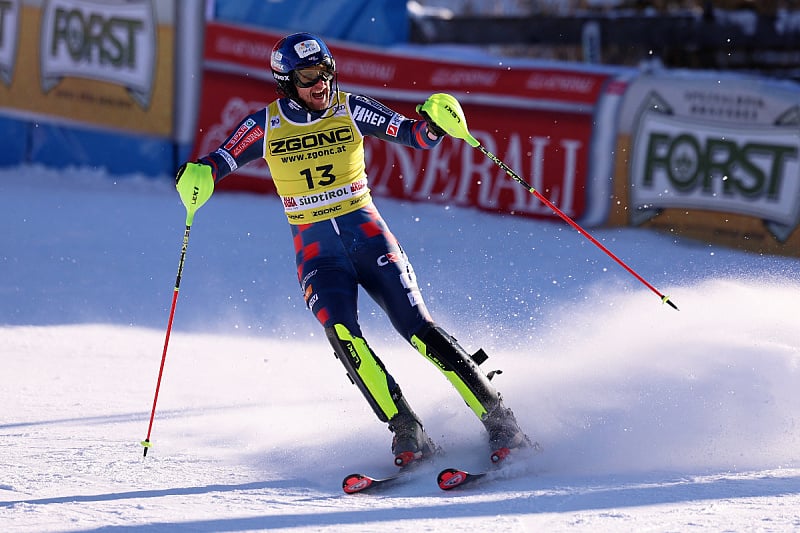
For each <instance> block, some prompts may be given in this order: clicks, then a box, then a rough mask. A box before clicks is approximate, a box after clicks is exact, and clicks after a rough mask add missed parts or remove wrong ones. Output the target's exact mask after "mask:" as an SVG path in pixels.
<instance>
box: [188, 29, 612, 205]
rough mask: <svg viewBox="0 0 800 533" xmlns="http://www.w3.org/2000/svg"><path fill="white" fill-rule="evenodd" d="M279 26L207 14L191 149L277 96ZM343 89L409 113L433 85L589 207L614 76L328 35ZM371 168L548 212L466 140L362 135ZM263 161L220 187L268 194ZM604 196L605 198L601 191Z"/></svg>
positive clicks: (515, 164)
mask: <svg viewBox="0 0 800 533" xmlns="http://www.w3.org/2000/svg"><path fill="white" fill-rule="evenodd" d="M282 36H283V34H278V33H274V32H266V31H264V32H262V31H255V30H252V29H243V28H238V27H234V26H229V25H223V24H218V23H209V25H208V27H207V29H206V45H205V69H204V80H203V96H202V107H201V114H200V118H199V127H200V131H199V134H198V138H197V142H196V145H195V150H194V156H195V157H199V156H202V155H204V154H206V153H208V152H210V151H212V150H214V149H216V148H217V146H219V144H220V143H221V142H222V141H223V140H224V139H225V138H226V137H227V135H228V134H229V133H230V132H231V131H232V129H233V128H234V127H235V126H236V124H238V122H239V120H240V119H241V118H242V117H244V116H245V115H246V114H248V113H250V112H253V111H255V110H257V109H259V108H261V107H263V106H264V105H266V104H267V103H268V102H269V101H271V100H272V99H274V98H275V92H274V88H275V85H274V82H272V76H271V73H270V71H269V55H270V52H271V51H272V47H273V46H274V44H275V42H277V41H278V40H279V39H280V38H281V37H282ZM327 44H328V45H329V47H330V48H331V51H332V52H333V54H334V56H335V58H336V65H337V70H338V72H339V77H338V79H339V82H340V84H341V88H342V89H344V90H347V91H350V92H355V93H364V94H369V95H370V96H373V97H375V98H377V99H379V100H381V101H382V102H383V103H385V104H386V105H388V106H389V107H392V108H393V109H395V110H397V111H399V112H401V113H404V114H406V115H407V116H410V117H411V116H415V115H416V113H415V111H414V107H415V105H416V104H417V103H420V102H422V101H423V100H424V99H425V98H426V97H427V96H428V95H430V94H431V93H434V92H448V93H451V94H453V95H455V96H456V97H457V98H458V99H459V101H460V102H461V103H462V106H463V108H464V112H465V114H466V116H467V120H468V124H469V128H470V132H471V133H472V134H473V136H475V137H476V138H477V139H478V140H479V141H480V142H481V144H482V145H483V146H484V147H486V148H487V149H488V150H489V151H490V152H492V153H494V154H496V155H497V156H498V157H500V159H502V160H503V161H504V162H505V163H506V164H508V165H509V166H510V167H511V168H513V169H514V170H515V171H516V172H517V173H518V174H520V176H522V177H523V178H525V180H526V181H528V182H529V183H530V184H531V185H533V186H534V187H535V188H536V189H537V190H539V191H540V192H541V193H542V194H543V195H545V196H546V197H548V199H550V200H551V201H552V202H553V203H554V204H556V205H557V206H559V208H561V209H562V210H563V211H564V212H565V213H567V214H568V215H570V216H571V217H573V218H578V219H579V218H580V217H581V215H582V214H583V213H584V211H585V209H586V205H587V201H588V199H587V179H588V178H587V176H588V175H589V173H590V172H591V165H590V146H591V140H592V132H593V112H594V109H595V106H596V105H597V102H598V100H599V98H600V96H601V94H602V92H603V89H604V87H605V85H606V82H607V81H609V79H610V74H608V73H604V72H593V71H588V72H587V71H581V70H579V69H578V68H575V69H574V70H570V69H563V68H556V67H548V68H540V67H532V66H516V65H514V66H503V65H500V64H498V65H491V64H486V60H485V59H483V60H482V63H481V61H479V62H478V64H476V62H466V61H459V60H456V59H450V60H447V59H446V58H441V59H437V60H433V59H426V58H419V57H416V56H410V55H404V54H399V53H396V52H391V51H376V50H374V49H367V50H365V49H363V48H359V47H354V46H352V45H344V44H341V43H334V42H329V43H327ZM366 153H367V171H368V176H369V179H370V187H371V188H372V191H373V193H374V194H375V195H376V196H390V197H394V198H402V199H408V200H420V201H422V200H424V201H435V202H446V203H453V204H456V205H464V206H474V207H477V208H480V209H484V210H488V211H496V212H504V213H518V214H521V215H525V216H534V217H542V216H547V217H550V216H553V214H552V213H551V212H550V211H549V209H547V208H546V207H544V206H543V205H541V204H540V203H539V202H538V201H537V200H536V199H535V197H534V196H533V195H531V194H530V193H529V192H528V191H527V190H526V189H525V188H524V187H521V186H520V185H519V184H517V183H516V182H515V181H513V180H511V179H510V178H509V177H508V176H506V174H505V173H504V172H503V171H502V170H500V169H499V167H497V166H496V165H495V164H494V163H492V162H491V161H490V160H489V159H488V158H486V157H485V156H484V155H483V154H481V153H480V152H479V151H478V150H475V149H474V148H471V147H470V146H469V145H468V144H466V143H465V142H463V141H460V140H456V139H450V138H448V139H445V140H444V141H443V142H442V143H441V144H440V145H439V146H438V147H437V148H436V149H434V150H430V151H423V150H412V149H410V148H407V147H403V146H398V145H393V144H391V143H386V142H382V141H378V140H376V139H372V138H367V139H366ZM268 175H269V174H268V170H267V167H266V164H264V163H261V162H259V163H254V164H251V165H248V166H247V167H245V168H243V169H240V170H238V171H237V173H236V174H235V175H233V176H230V177H228V178H226V179H225V181H223V182H222V183H221V184H220V188H223V189H237V190H249V191H257V192H270V191H273V190H274V188H273V187H272V182H271V181H269V180H265V179H263V178H265V177H268ZM599 201H603V202H606V201H607V200H606V199H605V198H601V199H599Z"/></svg>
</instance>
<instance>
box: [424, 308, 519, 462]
mask: <svg viewBox="0 0 800 533" xmlns="http://www.w3.org/2000/svg"><path fill="white" fill-rule="evenodd" d="M411 344H412V345H413V346H414V347H415V348H416V349H417V351H419V353H421V354H422V355H423V356H425V358H427V359H428V360H429V361H431V362H432V363H433V364H434V365H436V366H437V367H438V368H439V370H441V372H442V373H443V374H444V375H445V377H447V379H448V380H449V381H450V383H452V385H453V386H454V387H455V389H456V390H457V391H458V393H459V394H460V395H461V397H462V398H463V399H464V401H465V402H466V403H467V405H468V406H469V407H470V409H472V411H473V412H474V413H475V415H476V416H477V417H478V418H479V419H480V420H481V422H483V425H484V427H485V428H486V431H487V432H488V433H489V446H490V447H491V449H492V451H493V452H496V453H497V452H499V453H501V454H502V453H504V452H503V451H502V450H508V449H514V448H520V447H526V446H530V445H531V441H530V439H528V437H527V436H526V435H525V433H523V432H522V430H521V429H520V428H519V425H518V424H517V421H516V418H515V417H514V413H513V412H512V411H511V409H508V408H507V407H505V406H504V405H503V401H502V397H501V395H500V393H499V392H498V391H497V389H495V387H494V386H493V385H492V384H491V382H490V377H488V376H486V375H485V374H484V373H483V372H482V371H481V370H480V368H478V365H480V364H481V363H482V362H483V361H485V360H486V358H487V355H486V353H485V352H484V351H483V350H478V351H477V352H476V353H475V354H473V355H469V354H468V353H467V352H466V351H464V349H463V348H462V347H461V345H459V344H458V341H456V339H455V338H454V337H452V336H450V335H449V334H448V333H447V332H445V331H444V330H443V329H442V328H441V327H439V326H437V325H435V324H433V323H430V324H427V325H426V326H424V327H423V328H422V329H421V330H420V331H419V332H418V333H416V334H415V335H413V336H412V337H411ZM493 457H494V455H493Z"/></svg>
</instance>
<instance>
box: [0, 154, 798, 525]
mask: <svg viewBox="0 0 800 533" xmlns="http://www.w3.org/2000/svg"><path fill="white" fill-rule="evenodd" d="M378 205H379V208H380V210H381V212H382V213H383V215H384V216H385V218H387V220H388V221H389V224H390V226H391V227H392V230H393V232H394V233H395V234H396V236H397V237H398V239H399V240H400V242H401V243H402V244H403V246H404V248H405V249H406V251H407V252H408V254H409V255H410V257H411V259H412V262H413V264H414V267H415V270H416V272H417V276H418V279H419V281H420V285H421V288H422V291H423V295H424V297H425V298H426V301H427V304H428V307H429V309H430V310H431V312H432V313H433V315H434V317H435V319H436V320H437V321H438V322H439V323H440V324H441V325H443V326H444V327H445V328H446V329H447V330H448V331H450V332H451V333H452V334H454V335H455V336H456V337H458V338H459V340H460V342H461V343H462V344H463V345H464V346H465V347H466V348H467V349H468V350H470V351H474V350H476V349H477V348H479V347H483V348H484V349H485V350H486V351H487V352H488V353H489V354H490V359H489V360H488V361H487V362H486V363H485V368H486V369H487V370H491V369H495V368H499V369H502V370H503V373H502V374H500V375H498V376H497V377H495V381H494V382H495V383H496V385H497V386H498V388H499V389H500V390H501V391H502V392H503V394H504V397H505V399H506V403H507V404H508V405H509V406H510V407H512V408H513V409H514V410H515V412H516V414H517V417H518V419H519V421H520V423H521V425H522V426H523V427H524V429H525V430H526V431H527V432H528V433H529V435H530V436H531V437H532V438H534V439H535V440H537V441H538V442H539V443H540V444H541V445H542V447H543V449H544V451H543V453H541V454H539V455H536V456H534V457H520V458H517V459H516V460H515V461H514V462H512V463H511V464H510V465H509V467H508V468H507V469H506V470H505V471H503V472H501V473H499V474H498V475H497V476H495V479H492V480H490V481H489V482H488V483H485V484H483V485H481V486H480V487H476V488H475V489H474V490H464V491H459V492H453V493H445V492H442V491H440V490H439V489H438V487H436V485H435V482H434V479H435V474H436V472H438V470H439V469H441V468H444V467H446V466H458V467H462V468H467V469H478V468H480V467H481V466H483V465H484V463H485V450H484V446H485V444H484V439H485V437H484V435H483V433H482V428H481V425H480V423H479V422H478V421H477V420H475V419H474V417H473V416H472V414H471V413H470V412H469V411H468V409H467V407H466V406H465V405H464V404H463V402H462V401H461V400H460V399H459V398H458V396H457V394H456V393H455V391H454V390H453V389H452V388H451V387H450V385H449V384H448V383H447V381H446V380H445V379H444V378H443V376H442V375H441V374H440V373H439V372H438V371H437V370H436V369H435V368H434V367H433V366H431V365H430V364H429V363H427V362H425V361H424V360H422V358H421V357H419V355H418V354H416V352H415V351H414V350H413V349H412V348H411V347H410V346H408V345H407V344H405V343H404V342H403V341H402V340H401V339H400V338H399V337H398V336H397V335H396V334H395V333H394V332H393V331H392V329H391V326H390V325H389V323H388V320H387V319H386V318H385V317H384V316H383V315H382V314H381V312H380V311H379V310H378V308H377V307H376V306H375V305H374V304H373V303H372V302H371V301H370V300H369V299H368V298H367V297H366V295H364V296H363V298H362V310H361V320H362V325H363V328H364V331H365V334H366V335H367V338H368V340H369V341H370V343H371V344H372V346H373V348H374V349H375V350H376V352H377V353H378V354H379V355H380V356H381V357H382V358H383V360H384V362H385V363H386V364H387V366H388V367H389V369H390V371H391V372H392V373H393V374H394V375H395V377H396V378H397V379H398V381H399V382H400V384H401V385H402V387H403V389H404V391H405V393H406V396H407V397H408V398H409V399H410V401H411V403H412V406H413V407H414V408H415V410H416V411H417V412H418V414H419V415H420V416H421V417H422V418H423V420H424V422H425V424H426V427H427V429H428V431H429V433H430V434H431V436H432V437H433V438H434V439H435V440H436V442H437V443H438V444H439V445H440V446H441V447H442V448H443V449H444V450H445V453H444V455H443V456H442V457H440V458H437V459H436V461H434V463H433V464H430V465H426V466H425V467H423V469H422V470H421V471H420V472H419V474H418V475H415V476H413V477H412V478H410V479H409V481H408V482H407V483H404V484H402V485H398V486H396V487H395V488H393V489H392V490H388V491H386V492H383V493H380V494H377V495H359V496H347V495H345V494H343V493H342V492H341V488H340V484H341V480H342V478H343V477H344V476H345V475H346V474H349V473H351V472H355V471H366V472H368V473H376V474H384V473H389V472H391V471H392V468H393V467H392V466H391V456H390V451H389V444H390V438H391V435H390V433H389V432H388V431H387V430H386V428H385V426H384V425H383V424H380V423H378V422H377V421H376V419H375V418H374V415H373V414H372V412H371V410H370V409H369V407H368V406H367V405H366V403H365V402H364V401H363V399H362V398H361V397H360V395H359V393H358V391H357V389H356V388H355V387H353V386H352V385H351V384H350V383H349V382H348V380H347V378H346V377H345V374H344V369H343V368H342V367H341V365H340V363H339V362H338V361H336V359H335V358H334V357H333V355H332V351H331V349H330V347H329V346H328V345H327V342H326V341H325V338H324V335H323V333H322V330H321V329H320V327H319V325H318V324H317V323H316V321H315V320H314V319H313V317H312V315H311V313H310V312H309V311H308V310H307V309H306V308H305V305H304V303H303V298H302V295H301V293H300V289H299V287H298V284H297V280H296V277H295V269H294V257H293V255H294V254H293V248H292V243H291V237H290V233H289V229H288V227H287V225H286V222H285V218H284V216H283V214H282V209H281V205H280V202H279V201H278V199H276V198H273V197H263V196H252V195H240V194H230V193H228V194H221V193H220V194H217V195H215V196H213V197H212V198H211V200H210V201H209V203H208V204H206V206H204V207H203V208H202V209H201V210H200V211H199V212H198V213H197V216H196V217H195V221H194V225H193V227H192V230H191V236H190V241H189V245H188V248H187V256H186V263H185V268H184V271H183V279H182V283H181V289H180V293H179V298H178V303H177V309H176V313H175V322H174V327H173V331H172V336H171V338H170V341H169V349H168V352H167V357H166V363H165V366H164V375H163V381H162V383H161V389H160V394H159V397H158V403H157V408H156V416H155V420H154V423H153V426H152V435H151V441H152V443H153V447H152V448H151V449H150V452H149V453H148V455H147V457H143V454H142V451H143V448H142V446H141V445H140V444H139V443H140V441H141V440H142V439H144V438H145V436H146V435H147V432H148V427H149V424H148V423H149V419H150V413H151V409H152V406H153V398H154V392H155V386H156V380H157V377H158V372H159V366H160V362H161V355H162V350H163V346H164V340H165V332H166V324H167V319H168V314H169V309H170V304H171V300H172V295H173V288H174V282H175V276H176V272H177V267H178V259H179V256H180V251H181V245H182V240H183V233H184V217H185V212H184V209H183V206H182V205H181V204H180V201H179V199H178V196H177V194H176V193H175V191H174V188H173V187H172V185H171V183H170V180H169V178H166V177H165V178H164V179H162V180H157V181H152V180H147V179H144V178H140V177H136V176H130V177H126V178H124V179H114V178H112V177H109V176H104V175H102V174H101V173H93V172H86V171H80V172H78V171H75V170H69V169H67V170H65V171H59V172H55V171H48V170H43V169H41V168H36V167H23V168H18V169H5V170H2V171H0V221H2V234H1V235H2V236H0V243H2V246H0V302H2V304H0V346H2V354H3V364H2V371H0V375H2V379H0V401H2V405H3V407H4V409H3V412H4V414H3V415H2V416H0V527H2V529H3V530H4V531H245V530H248V531H249V530H268V531H275V530H288V531H339V530H345V529H346V530H348V531H370V532H375V531H378V532H380V531H387V532H388V531H392V532H394V531H415V532H416V531H448V532H450V531H454V530H455V531H468V530H469V531H473V530H479V531H498V532H499V531H504V532H505V531H535V530H536V531H620V530H644V529H649V530H654V531H667V530H670V531H677V530H683V531H685V530H688V529H694V530H709V531H717V530H725V529H727V530H737V531H743V530H759V531H786V530H792V529H795V530H796V529H798V528H800V511H798V509H800V451H799V450H800V423H798V419H797V416H798V413H800V388H798V385H797V384H798V382H799V381H800V380H799V379H798V378H800V375H799V374H800V368H799V366H800V328H799V327H798V325H800V324H799V321H798V318H797V316H798V315H797V302H798V297H799V296H800V261H798V260H797V259H791V258H781V257H772V256H758V255H754V254H748V253H744V252H740V251H735V250H730V249H724V248H720V247H717V246H713V245H710V244H706V243H698V242H692V241H686V240H682V239H680V238H676V237H674V236H670V235H665V234H659V233H653V232H650V231H646V230H640V229H629V228H628V229H593V230H591V231H592V234H593V235H594V236H595V237H597V238H598V239H599V240H600V241H602V242H603V243H604V244H605V245H606V246H607V247H608V248H609V249H611V250H612V251H613V252H614V253H615V254H617V255H618V256H619V257H620V258H622V259H623V260H624V261H626V262H627V263H628V264H629V265H630V266H631V267H632V268H634V269H635V270H636V271H637V272H638V273H639V274H640V275H642V276H643V277H644V278H645V279H647V280H648V281H649V282H650V283H652V284H653V285H654V286H656V287H657V288H658V289H659V290H660V291H661V292H664V293H666V294H669V295H671V297H672V300H673V301H674V302H675V303H676V304H677V305H678V307H680V311H675V310H673V309H671V308H670V307H668V306H666V305H663V304H661V302H660V301H659V299H658V297H657V296H656V295H655V294H653V293H652V292H651V291H649V290H648V289H647V288H646V287H645V286H644V285H642V284H641V283H639V282H638V281H637V280H636V279H634V278H633V277H632V276H630V275H629V274H628V273H627V272H625V271H624V270H623V269H621V268H620V267H619V266H618V265H617V264H616V263H614V262H613V261H611V260H610V259H609V258H608V257H607V256H606V255H605V254H603V253H602V252H601V251H600V250H598V249H597V248H596V247H595V246H593V245H592V244H591V243H590V242H588V241H587V240H586V239H584V238H583V237H582V236H581V235H579V234H577V233H576V232H575V231H574V230H572V229H571V228H569V227H568V226H566V225H565V224H563V223H562V222H560V221H557V220H556V221H533V220H529V219H523V218H518V217H512V216H498V215H492V214H487V213H481V212H477V211H474V210H470V209H463V208H455V207H452V206H447V205H440V204H433V203H431V204H413V203H403V202H398V201H393V200H387V199H378Z"/></svg>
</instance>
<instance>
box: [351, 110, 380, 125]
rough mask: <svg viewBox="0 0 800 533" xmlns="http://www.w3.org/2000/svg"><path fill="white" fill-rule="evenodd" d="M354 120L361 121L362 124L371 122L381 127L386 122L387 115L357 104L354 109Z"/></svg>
mask: <svg viewBox="0 0 800 533" xmlns="http://www.w3.org/2000/svg"><path fill="white" fill-rule="evenodd" d="M353 120H355V121H356V122H361V123H362V124H371V125H373V126H377V127H380V126H382V125H383V123H384V122H386V120H387V119H386V115H384V114H382V113H379V112H377V111H375V110H373V109H367V108H366V107H363V106H360V105H357V106H356V108H355V109H354V110H353Z"/></svg>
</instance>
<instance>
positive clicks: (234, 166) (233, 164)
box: [214, 148, 239, 172]
mask: <svg viewBox="0 0 800 533" xmlns="http://www.w3.org/2000/svg"><path fill="white" fill-rule="evenodd" d="M214 153H215V154H219V156H220V157H222V159H224V160H225V162H226V163H228V167H229V168H230V169H231V172H233V171H234V170H236V169H237V168H239V164H238V163H237V162H236V160H235V159H234V158H233V156H232V155H231V154H229V153H228V151H227V150H223V149H222V148H217V150H216V151H215V152H214Z"/></svg>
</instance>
